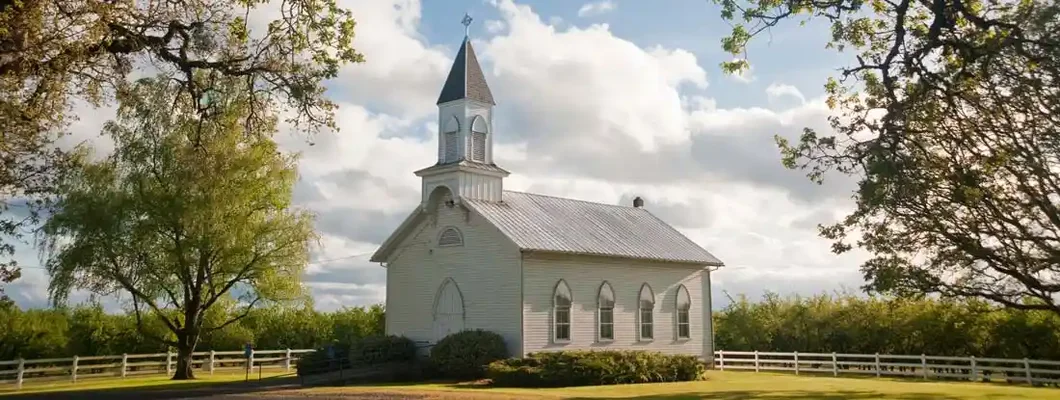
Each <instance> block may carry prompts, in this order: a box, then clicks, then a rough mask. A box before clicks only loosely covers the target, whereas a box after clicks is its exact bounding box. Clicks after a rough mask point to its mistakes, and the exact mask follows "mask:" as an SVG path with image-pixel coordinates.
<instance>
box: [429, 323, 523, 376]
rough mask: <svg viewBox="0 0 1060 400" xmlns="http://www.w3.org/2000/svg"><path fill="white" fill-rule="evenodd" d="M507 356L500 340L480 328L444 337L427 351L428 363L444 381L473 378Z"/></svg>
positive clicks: (496, 335) (483, 373)
mask: <svg viewBox="0 0 1060 400" xmlns="http://www.w3.org/2000/svg"><path fill="white" fill-rule="evenodd" d="M505 357H508V348H507V347H506V346H505V345H504V338H502V337H501V335H498V334H496V333H493V332H489V331H484V330H481V329H477V330H473V331H462V332H457V333H454V334H452V335H449V336H446V337H445V338H443V339H442V340H439V341H438V344H436V345H434V348H432V349H431V362H432V363H433V364H434V366H435V367H436V368H437V369H438V372H439V373H440V374H441V375H442V376H444V377H447V378H455V379H477V378H481V377H483V376H485V367H486V365H488V364H489V363H491V362H494V361H497V360H500V359H503V358H505Z"/></svg>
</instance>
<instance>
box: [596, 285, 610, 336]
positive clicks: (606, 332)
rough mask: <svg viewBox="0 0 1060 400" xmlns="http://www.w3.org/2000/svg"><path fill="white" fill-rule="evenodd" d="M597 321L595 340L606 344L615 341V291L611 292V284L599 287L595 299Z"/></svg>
mask: <svg viewBox="0 0 1060 400" xmlns="http://www.w3.org/2000/svg"><path fill="white" fill-rule="evenodd" d="M596 302H597V321H599V324H600V326H599V329H598V332H599V333H598V336H597V340H599V341H601V342H608V341H612V340H615V291H614V290H611V284H609V283H607V282H604V283H603V284H602V285H600V293H599V294H598V295H597V297H596Z"/></svg>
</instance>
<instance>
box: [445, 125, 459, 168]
mask: <svg viewBox="0 0 1060 400" xmlns="http://www.w3.org/2000/svg"><path fill="white" fill-rule="evenodd" d="M442 132H445V134H444V135H442V140H444V141H445V159H444V160H443V161H444V162H453V161H456V160H457V157H459V156H460V120H458V119H456V116H455V115H454V116H453V117H452V118H450V119H449V122H447V123H446V124H445V129H444V130H442Z"/></svg>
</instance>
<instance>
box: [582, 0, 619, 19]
mask: <svg viewBox="0 0 1060 400" xmlns="http://www.w3.org/2000/svg"><path fill="white" fill-rule="evenodd" d="M614 10H615V3H614V2H612V1H611V0H602V1H596V2H592V3H585V4H583V5H582V6H581V8H579V9H578V16H579V17H582V18H584V17H590V16H594V15H600V14H605V13H607V12H610V11H614Z"/></svg>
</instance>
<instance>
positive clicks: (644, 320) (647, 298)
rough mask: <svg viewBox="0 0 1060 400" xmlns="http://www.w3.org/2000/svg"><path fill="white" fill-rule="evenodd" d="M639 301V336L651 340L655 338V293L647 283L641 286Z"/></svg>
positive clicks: (641, 338) (644, 339)
mask: <svg viewBox="0 0 1060 400" xmlns="http://www.w3.org/2000/svg"><path fill="white" fill-rule="evenodd" d="M638 299H639V301H637V309H638V311H639V312H638V314H639V316H640V318H639V319H640V329H639V332H638V333H639V335H638V336H639V338H640V340H643V341H650V340H652V339H654V338H655V314H654V312H655V293H654V292H652V291H651V286H648V284H647V283H645V284H644V286H641V287H640V296H639V297H638Z"/></svg>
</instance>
